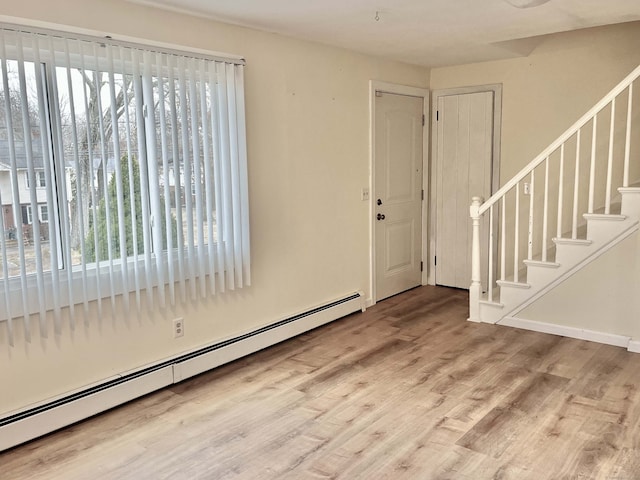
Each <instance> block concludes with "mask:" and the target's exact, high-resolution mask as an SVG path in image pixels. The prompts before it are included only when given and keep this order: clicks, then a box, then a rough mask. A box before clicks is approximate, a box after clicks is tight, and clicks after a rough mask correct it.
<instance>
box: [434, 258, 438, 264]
mask: <svg viewBox="0 0 640 480" xmlns="http://www.w3.org/2000/svg"><path fill="white" fill-rule="evenodd" d="M433 265H434V266H435V265H438V257H433Z"/></svg>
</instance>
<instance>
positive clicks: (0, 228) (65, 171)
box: [0, 25, 250, 343]
mask: <svg viewBox="0 0 640 480" xmlns="http://www.w3.org/2000/svg"><path fill="white" fill-rule="evenodd" d="M0 67H1V70H0V75H1V77H2V78H1V82H0V204H1V208H2V214H1V215H0V237H1V238H0V282H1V285H2V288H1V293H0V299H2V301H1V302H0V303H1V305H0V322H2V323H4V324H5V325H6V328H7V333H8V335H7V337H8V338H9V342H10V343H13V339H14V334H15V325H16V324H15V322H14V320H15V319H17V318H20V317H21V318H22V319H23V321H22V322H21V323H22V325H23V328H24V335H25V338H27V339H28V340H29V339H30V338H31V333H32V332H31V328H32V327H31V317H32V315H34V314H38V316H39V325H40V336H41V337H46V336H47V335H48V333H49V332H48V326H47V325H48V324H47V321H46V317H47V315H48V314H49V312H51V315H53V318H54V322H53V325H54V330H55V333H60V331H61V328H62V322H63V321H65V320H66V321H68V322H69V324H70V327H71V328H74V327H75V325H76V316H77V314H78V313H79V312H83V314H84V315H83V316H84V321H85V322H89V321H90V318H89V316H88V312H89V306H90V302H93V301H95V302H97V309H98V312H99V313H100V314H102V312H103V307H104V305H103V303H104V302H103V300H107V301H108V302H109V305H110V310H111V311H112V312H114V314H115V312H116V311H117V309H118V308H122V309H123V310H124V311H128V309H129V308H130V303H129V295H132V298H133V299H135V300H134V301H135V307H136V308H141V298H142V295H143V293H144V294H145V296H146V298H147V300H148V306H149V307H151V308H156V307H160V308H162V307H164V306H165V305H166V304H170V305H174V304H175V303H176V301H191V300H197V299H198V298H203V297H207V296H208V295H211V294H215V293H217V292H224V291H225V290H227V289H235V288H240V287H243V286H246V285H249V284H250V252H249V213H248V187H247V160H246V156H247V154H246V152H247V150H246V134H245V111H244V110H245V105H244V85H243V82H244V79H243V68H244V67H243V62H242V61H239V60H224V59H219V58H210V57H204V56H197V55H193V54H190V53H179V52H173V51H160V50H159V49H155V48H144V47H140V46H138V45H126V44H121V43H116V42H113V41H110V40H102V39H92V38H88V37H82V38H79V37H77V36H68V35H66V34H60V33H57V32H55V33H53V32H44V31H30V32H27V31H23V30H22V29H20V28H17V27H15V26H7V25H4V26H0ZM42 175H44V177H42ZM42 178H44V185H42V183H43V182H42V180H41V179H42ZM41 212H46V215H45V214H44V213H41ZM118 298H121V299H122V300H121V301H118ZM76 305H78V306H79V305H82V307H83V308H81V309H78V308H76ZM119 305H121V307H119ZM3 321H4V322H3Z"/></svg>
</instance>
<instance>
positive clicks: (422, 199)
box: [422, 190, 424, 200]
mask: <svg viewBox="0 0 640 480" xmlns="http://www.w3.org/2000/svg"><path fill="white" fill-rule="evenodd" d="M422 200H424V190H422Z"/></svg>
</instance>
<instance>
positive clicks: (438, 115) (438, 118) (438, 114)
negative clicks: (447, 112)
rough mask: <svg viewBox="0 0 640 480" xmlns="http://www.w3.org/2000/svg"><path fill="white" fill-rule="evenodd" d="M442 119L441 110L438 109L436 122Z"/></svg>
mask: <svg viewBox="0 0 640 480" xmlns="http://www.w3.org/2000/svg"><path fill="white" fill-rule="evenodd" d="M439 121H440V110H436V122H439Z"/></svg>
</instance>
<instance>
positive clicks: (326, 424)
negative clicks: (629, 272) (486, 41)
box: [0, 287, 640, 480]
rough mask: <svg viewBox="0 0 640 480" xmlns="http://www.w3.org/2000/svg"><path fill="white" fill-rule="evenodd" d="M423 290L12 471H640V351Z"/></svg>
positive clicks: (218, 373) (530, 475)
mask: <svg viewBox="0 0 640 480" xmlns="http://www.w3.org/2000/svg"><path fill="white" fill-rule="evenodd" d="M466 318H467V294H466V292H462V291H458V290H451V289H446V288H439V287H422V288H418V289H415V290H411V291H409V292H406V293H404V294H402V295H398V296H396V297H393V298H391V299H388V300H386V301H384V302H381V303H379V304H378V305H376V306H375V307H373V308H371V309H369V310H367V312H366V313H364V314H354V315H351V316H349V317H346V318H344V319H342V320H339V321H337V322H334V323H332V324H330V325H327V326H325V327H323V328H319V329H317V330H315V331H313V332H310V333H307V334H305V335H302V336H300V337H297V338H295V339H292V340H290V341H287V342H284V343H282V344H280V345H277V346H275V347H272V348H270V349H268V350H265V351H262V352H259V353H257V354H255V355H252V356H250V357H247V358H245V359H242V360H239V361H236V362H234V363H232V364H229V365H226V366H224V367H221V368H218V369H216V370H214V371H212V372H209V373H206V374H203V375H201V376H199V377H197V378H194V379H191V380H189V381H186V382H183V383H181V384H179V385H176V386H174V387H173V388H168V389H165V390H162V391H160V392H157V393H155V394H152V395H149V396H147V397H144V398H142V399H139V400H137V401H134V402H131V403H130V404H127V405H125V406H123V407H120V408H117V409H114V410H112V411H110V412H108V413H106V414H103V415H100V416H98V417H95V418H93V419H90V420H88V421H85V422H82V423H80V424H77V425H74V426H72V427H70V428H67V429H65V430H62V431H60V432H58V433H55V434H52V435H49V436H47V437H45V438H42V439H39V440H36V441H33V442H31V443H29V444H27V445H24V446H21V447H18V448H15V449H12V450H10V451H8V452H5V453H3V454H0V478H1V479H2V480H10V479H11V480H13V479H64V480H73V479H119V480H122V479H136V480H140V479H154V480H155V479H189V480H194V479H335V478H340V479H367V480H368V479H463V480H464V479H468V480H482V479H535V480H542V479H552V478H553V479H589V478H594V479H595V478H598V479H600V478H602V479H611V480H613V479H616V480H634V479H639V478H640V355H638V354H632V353H628V352H627V351H626V350H624V349H622V348H616V347H611V346H606V345H600V344H596V343H590V342H586V341H580V340H573V339H569V338H562V337H557V336H551V335H545V334H539V333H533V332H527V331H522V330H516V329H511V328H508V327H500V326H492V325H484V324H474V323H469V322H467V321H466Z"/></svg>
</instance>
